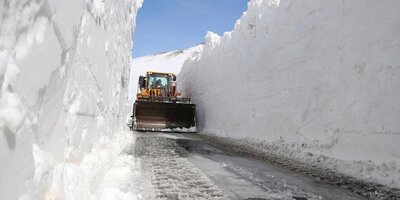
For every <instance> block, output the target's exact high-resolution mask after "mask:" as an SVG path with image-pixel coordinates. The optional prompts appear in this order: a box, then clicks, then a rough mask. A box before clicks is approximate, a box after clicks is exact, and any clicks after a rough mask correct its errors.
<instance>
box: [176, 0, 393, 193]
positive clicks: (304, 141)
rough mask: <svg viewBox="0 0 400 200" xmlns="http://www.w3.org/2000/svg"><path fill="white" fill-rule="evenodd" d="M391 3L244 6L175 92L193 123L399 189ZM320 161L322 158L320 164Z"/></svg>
mask: <svg viewBox="0 0 400 200" xmlns="http://www.w3.org/2000/svg"><path fill="white" fill-rule="evenodd" d="M399 10H400V1H396V0H383V1H374V0H366V1H365V0H354V1H295V0H280V1H279V0H263V1H262V0H251V1H249V3H248V10H247V11H246V12H245V13H244V14H243V15H242V17H241V18H240V19H239V20H238V21H237V22H236V26H235V28H234V30H233V31H232V32H228V33H225V34H224V35H223V36H218V35H216V34H214V33H208V34H207V35H206V36H205V44H204V47H203V51H202V52H197V53H196V54H195V55H193V56H192V57H190V58H189V59H187V60H186V62H185V63H184V65H183V67H182V70H181V72H180V73H179V75H178V89H180V90H182V91H183V95H185V96H188V97H191V98H192V100H193V102H194V103H195V104H196V108H197V127H198V129H199V130H203V131H204V132H208V133H214V134H217V135H218V136H226V137H231V138H239V139H243V138H248V139H251V140H256V141H257V142H262V143H264V144H265V145H270V146H274V147H276V149H275V150H276V153H278V154H279V153H280V152H283V153H285V152H288V151H287V150H286V149H289V150H290V152H295V153H294V154H286V153H285V154H286V155H288V156H292V157H297V158H296V159H298V157H302V158H300V159H302V160H303V161H305V162H308V163H310V164H313V163H318V164H320V165H324V166H326V167H328V168H331V169H333V170H336V171H339V172H341V173H345V174H347V175H350V176H353V177H357V178H359V179H364V180H367V181H372V182H377V183H381V184H385V185H388V186H391V187H396V188H400V173H399V170H400V157H399V155H400V145H399V141H400V123H399V119H400V101H399V99H400V90H399V88H400V67H399V66H400V60H399V52H400V34H399V32H400V17H399V16H400V14H399V12H398V11H399ZM324 158H327V159H324Z"/></svg>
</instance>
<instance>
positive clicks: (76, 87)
mask: <svg viewBox="0 0 400 200" xmlns="http://www.w3.org/2000/svg"><path fill="white" fill-rule="evenodd" d="M141 4H142V0H124V1H101V0H77V1H58V0H43V1H37V0H5V1H1V2H0V10H1V11H0V87H1V89H0V160H2V162H1V164H0V197H1V199H18V198H20V197H21V198H22V199H91V198H92V195H97V194H94V193H95V192H94V191H95V190H94V188H93V187H95V186H97V184H98V183H100V182H101V180H98V178H93V177H92V178H90V177H89V178H88V176H91V175H90V174H89V175H88V174H86V172H87V171H85V170H86V168H85V163H86V164H87V165H90V166H92V167H93V165H97V164H100V163H97V161H98V160H96V161H93V162H92V161H90V162H89V161H87V160H86V159H88V157H90V156H88V155H87V153H88V152H90V151H92V153H94V154H97V153H98V154H99V156H98V158H99V159H100V160H102V159H104V160H106V161H105V162H104V163H112V160H113V158H115V157H116V156H115V155H114V154H115V150H113V149H107V148H108V147H110V146H109V145H106V146H104V149H102V152H100V153H99V152H98V151H96V152H94V151H95V149H94V148H96V147H95V144H98V143H102V141H108V140H111V139H110V138H112V137H117V136H115V135H118V134H120V132H119V131H120V130H122V129H124V128H125V124H124V116H125V115H126V112H127V111H128V110H129V109H128V108H129V107H127V101H126V100H127V97H128V96H127V88H128V75H129V71H128V70H129V67H130V61H131V58H130V57H131V56H130V52H131V48H132V46H131V44H132V32H133V29H134V26H135V18H136V13H137V10H138V9H139V7H140V6H141ZM118 141H120V140H118ZM128 141H129V140H128ZM119 145H121V146H122V144H119ZM117 146H118V145H117ZM111 155H114V156H111ZM96 159H97V158H96ZM102 164H103V163H102ZM90 166H89V167H90ZM105 166H106V165H105ZM83 168H85V169H83ZM94 168H96V167H94ZM90 169H92V168H90ZM88 170H89V168H88ZM101 172H103V171H102V170H100V168H99V171H94V172H93V173H94V174H95V176H96V177H101V176H102V175H103V174H102V173H101ZM90 173H92V172H90ZM71 188H74V189H73V190H69V189H71ZM67 190H68V191H67ZM97 192H99V191H97ZM121 195H122V194H121ZM127 195H128V196H127V197H132V195H130V194H127ZM96 197H99V196H96Z"/></svg>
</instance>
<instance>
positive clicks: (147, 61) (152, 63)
mask: <svg viewBox="0 0 400 200" xmlns="http://www.w3.org/2000/svg"><path fill="white" fill-rule="evenodd" d="M202 48H203V45H201V44H199V45H197V46H195V47H192V48H188V49H185V50H177V51H170V52H163V53H157V54H153V55H148V56H142V57H139V58H135V59H133V60H132V64H131V73H130V79H129V80H130V82H129V96H130V99H132V100H133V101H134V100H135V99H136V93H137V89H138V86H137V83H138V79H139V76H144V75H146V72H147V71H156V72H170V73H174V74H178V73H179V71H180V70H181V68H182V65H183V62H184V61H185V60H186V59H187V58H188V57H189V56H191V55H192V54H193V53H194V52H198V51H201V49H202Z"/></svg>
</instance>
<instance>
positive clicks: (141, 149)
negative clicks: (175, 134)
mask: <svg viewBox="0 0 400 200" xmlns="http://www.w3.org/2000/svg"><path fill="white" fill-rule="evenodd" d="M145 134H146V133H145ZM145 134H140V135H139V136H138V138H137V141H136V145H135V149H134V155H135V157H137V158H140V159H141V162H142V168H143V169H144V170H145V171H146V172H145V174H147V176H149V177H151V183H152V185H153V186H154V197H152V198H155V199H221V200H222V199H227V198H226V197H225V196H224V195H223V194H222V192H221V191H220V190H219V189H218V187H217V186H215V185H214V183H213V182H212V181H211V180H210V179H209V178H208V177H207V176H206V175H204V174H203V173H202V172H201V171H200V170H199V169H198V168H196V167H195V166H194V165H193V164H192V163H191V162H190V161H189V160H188V159H187V158H185V157H184V156H182V155H179V153H178V152H177V148H181V147H180V146H179V145H177V144H176V142H175V140H174V139H173V138H168V137H165V136H163V135H162V134H156V133H154V134H150V133H149V134H148V135H145Z"/></svg>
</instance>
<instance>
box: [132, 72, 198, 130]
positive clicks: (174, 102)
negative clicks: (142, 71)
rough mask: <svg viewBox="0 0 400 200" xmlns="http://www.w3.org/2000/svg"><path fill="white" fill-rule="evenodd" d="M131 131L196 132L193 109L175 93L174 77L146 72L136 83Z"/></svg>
mask: <svg viewBox="0 0 400 200" xmlns="http://www.w3.org/2000/svg"><path fill="white" fill-rule="evenodd" d="M131 117H132V123H131V129H133V130H137V131H162V132H196V106H195V104H192V103H191V99H190V98H187V97H181V93H180V92H177V90H176V75H175V74H172V73H162V72H153V71H148V72H147V73H146V76H140V77H139V80H138V93H137V95H136V101H135V103H134V104H133V115H132V116H131Z"/></svg>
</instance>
